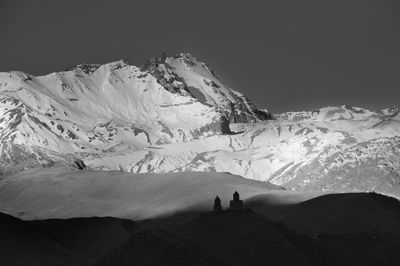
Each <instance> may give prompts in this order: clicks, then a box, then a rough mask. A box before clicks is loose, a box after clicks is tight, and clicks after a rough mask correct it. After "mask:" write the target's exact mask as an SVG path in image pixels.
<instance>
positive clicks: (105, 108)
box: [0, 54, 270, 166]
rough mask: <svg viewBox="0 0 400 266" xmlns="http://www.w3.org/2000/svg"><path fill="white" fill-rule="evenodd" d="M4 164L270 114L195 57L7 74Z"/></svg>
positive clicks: (173, 137)
mask: <svg viewBox="0 0 400 266" xmlns="http://www.w3.org/2000/svg"><path fill="white" fill-rule="evenodd" d="M0 114H1V118H0V141H1V142H0V145H1V146H0V155H1V164H2V165H3V166H4V165H13V164H15V163H20V162H22V161H26V160H27V159H28V158H30V159H31V160H32V161H35V162H36V161H37V162H39V163H41V164H48V163H52V162H54V161H57V160H60V159H61V160H63V159H64V158H65V157H66V155H68V157H71V156H74V157H83V156H85V155H86V154H97V153H103V152H112V151H118V150H140V149H143V148H145V147H148V146H151V145H160V144H166V143H180V142H187V141H191V140H194V139H198V138H201V137H206V136H211V135H216V134H230V133H231V132H230V129H229V121H233V122H235V121H241V122H256V121H261V120H265V119H269V118H270V114H269V113H268V112H265V111H260V110H257V109H256V108H255V107H254V105H252V104H251V102H250V101H249V100H248V99H247V98H246V97H244V96H243V95H242V94H240V93H239V92H236V91H234V90H231V89H229V88H227V87H226V86H224V85H223V84H222V83H221V81H219V80H218V78H217V77H216V76H215V75H214V74H213V72H212V71H211V70H210V69H209V68H208V67H207V66H206V65H205V64H204V63H202V62H200V61H198V60H197V59H195V58H194V57H193V56H191V55H190V54H180V55H177V56H173V57H167V56H163V57H162V58H159V59H151V60H149V61H148V62H147V63H146V64H145V65H144V66H143V67H141V68H139V67H135V66H132V65H129V64H128V63H126V62H124V61H117V62H112V63H109V64H105V65H88V64H84V65H78V66H76V67H74V68H72V69H70V70H68V71H65V72H59V73H52V74H49V75H46V76H40V77H33V76H31V75H28V74H25V73H23V72H4V73H0Z"/></svg>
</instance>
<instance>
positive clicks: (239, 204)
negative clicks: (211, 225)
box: [213, 191, 250, 214]
mask: <svg viewBox="0 0 400 266" xmlns="http://www.w3.org/2000/svg"><path fill="white" fill-rule="evenodd" d="M244 210H245V211H250V209H248V208H245V207H244V205H243V201H242V200H241V199H240V195H239V193H238V192H237V191H235V193H233V199H232V200H231V201H230V202H229V209H227V210H223V209H222V205H221V199H220V198H219V196H216V197H215V199H214V209H213V212H214V213H215V214H221V213H223V212H232V211H233V212H238V211H244Z"/></svg>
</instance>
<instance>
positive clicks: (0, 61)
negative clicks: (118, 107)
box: [0, 0, 400, 113]
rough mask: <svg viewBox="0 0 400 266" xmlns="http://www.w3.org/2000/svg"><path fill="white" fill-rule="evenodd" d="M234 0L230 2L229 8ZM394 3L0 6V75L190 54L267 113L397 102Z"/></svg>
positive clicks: (399, 18)
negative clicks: (182, 53) (12, 71)
mask: <svg viewBox="0 0 400 266" xmlns="http://www.w3.org/2000/svg"><path fill="white" fill-rule="evenodd" d="M234 2H236V3H234ZM399 2H400V1H397V0H335V1H325V0H315V1H307V0H303V1H299V0H290V1H285V0H277V1H267V0H264V1H250V0H248V1H232V0H230V1H216V0H214V1H205V0H202V1H200V0H198V1H191V0H186V1H173V0H170V1H165V0H163V1H147V0H141V1H133V0H129V1H117V0H112V1H111V0H110V1H102V0H97V1H83V0H79V1H78V0H68V1H57V0H52V1H40V0H37V1H31V0H29V1H16V0H12V1H8V0H1V2H0V10H1V11H2V12H1V16H0V36H1V37H0V69H1V70H4V71H8V70H22V71H25V72H28V73H31V74H35V75H38V74H47V73H50V72H54V71H60V70H64V69H65V68H67V67H69V66H73V65H77V64H79V63H83V62H85V63H107V62H110V61H115V60H118V59H122V58H124V59H126V60H128V61H129V62H130V63H132V64H134V65H140V64H142V63H143V62H144V61H145V60H146V58H148V57H152V56H159V55H161V54H162V52H163V51H165V52H167V53H169V54H174V53H178V52H181V51H185V52H190V53H192V54H193V55H194V56H196V57H198V58H199V59H200V60H202V61H204V62H206V63H208V64H209V65H210V66H211V67H212V68H213V69H214V70H215V72H216V73H217V75H218V76H220V77H221V79H222V80H223V81H224V82H225V83H226V84H227V85H229V86H231V87H232V88H235V89H237V90H239V91H241V92H243V93H244V94H246V95H247V96H248V97H249V98H250V99H251V100H252V101H253V102H254V103H255V104H256V105H257V106H258V107H260V108H268V109H270V110H271V111H272V112H275V113H276V112H283V111H290V110H307V109H313V108H318V107H322V106H326V105H342V104H349V105H355V106H361V107H366V108H382V107H386V106H392V105H398V104H400V4H399Z"/></svg>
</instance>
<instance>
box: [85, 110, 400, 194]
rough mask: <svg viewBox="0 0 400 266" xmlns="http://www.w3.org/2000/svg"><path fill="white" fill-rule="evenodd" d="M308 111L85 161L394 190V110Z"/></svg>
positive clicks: (292, 185)
mask: <svg viewBox="0 0 400 266" xmlns="http://www.w3.org/2000/svg"><path fill="white" fill-rule="evenodd" d="M354 110H359V108H354ZM314 113H317V114H316V115H313V116H304V117H303V118H302V119H301V120H299V119H298V117H299V116H300V115H303V113H300V114H298V115H294V116H293V117H294V118H290V117H288V116H284V115H282V116H278V117H279V118H278V119H277V120H271V121H266V122H262V123H253V124H248V123H246V124H243V123H242V124H231V125H230V127H231V129H232V130H233V131H235V132H238V134H233V135H216V136H210V137H207V138H203V139H199V140H194V141H190V142H186V143H172V144H165V145H159V146H157V147H148V148H146V149H143V150H140V151H136V152H133V153H132V152H130V153H129V154H127V153H125V152H119V153H112V154H103V155H102V156H100V157H97V156H92V155H90V156H88V157H86V158H85V162H86V163H87V164H88V165H89V166H90V167H92V168H96V169H114V170H116V169H124V170H125V171H129V172H138V173H145V172H154V173H166V172H180V171H209V172H214V171H215V172H230V173H234V174H238V175H241V176H244V177H246V178H250V179H256V180H262V181H269V182H271V183H273V184H277V185H280V186H284V187H286V188H288V189H292V190H300V191H340V192H344V191H372V190H375V191H379V192H383V193H386V194H390V195H394V196H397V197H399V196H400V177H399V174H400V161H399V158H400V121H399V119H398V117H397V115H396V112H395V111H393V112H386V113H385V112H384V111H381V112H372V111H368V110H365V112H363V113H362V114H361V113H360V112H353V111H351V110H349V107H346V106H339V107H327V108H323V109H321V110H318V112H314ZM337 114H340V116H338V115H337ZM282 117H284V119H283V118H282ZM292 119H293V120H292Z"/></svg>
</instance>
